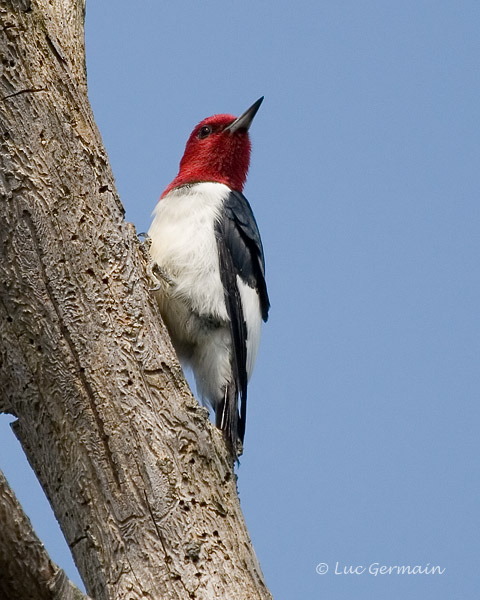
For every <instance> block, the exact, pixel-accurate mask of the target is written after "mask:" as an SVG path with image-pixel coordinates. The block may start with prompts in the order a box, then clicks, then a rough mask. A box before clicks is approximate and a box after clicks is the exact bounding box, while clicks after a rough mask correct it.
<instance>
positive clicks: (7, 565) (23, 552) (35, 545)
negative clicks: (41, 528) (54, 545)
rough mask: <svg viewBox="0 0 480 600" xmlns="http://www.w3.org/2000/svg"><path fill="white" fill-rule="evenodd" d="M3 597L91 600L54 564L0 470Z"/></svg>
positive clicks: (14, 599)
mask: <svg viewBox="0 0 480 600" xmlns="http://www.w3.org/2000/svg"><path fill="white" fill-rule="evenodd" d="M0 531H1V537H0V598H1V599H2V600H22V599H23V598H25V599H27V598H29V599H30V600H89V599H88V597H87V596H85V595H84V594H82V592H81V591H80V590H79V589H78V588H77V587H76V586H75V585H74V584H73V583H72V582H71V581H69V580H68V579H67V576H66V575H65V573H64V572H63V571H62V570H61V569H59V568H58V567H57V565H56V564H55V563H53V562H52V560H51V559H50V557H49V556H48V554H47V552H46V550H45V547H44V546H43V544H42V543H41V542H40V540H39V539H38V538H37V536H36V535H35V532H34V531H33V529H32V525H31V523H30V520H29V519H28V517H27V516H26V515H25V513H24V512H23V510H22V508H21V506H20V504H19V503H18V500H17V499H16V497H15V494H14V493H13V491H12V490H11V488H10V487H9V485H8V483H7V481H6V479H5V477H4V475H3V473H2V472H1V471H0Z"/></svg>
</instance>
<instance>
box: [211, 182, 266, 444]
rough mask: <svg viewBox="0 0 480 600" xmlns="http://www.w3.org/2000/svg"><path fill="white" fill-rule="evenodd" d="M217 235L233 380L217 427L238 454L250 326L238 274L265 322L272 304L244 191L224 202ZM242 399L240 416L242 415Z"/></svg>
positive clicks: (219, 409)
mask: <svg viewBox="0 0 480 600" xmlns="http://www.w3.org/2000/svg"><path fill="white" fill-rule="evenodd" d="M215 234H216V239H217V247H218V255H219V260H220V277H221V280H222V284H223V288H224V290H225V304H226V306H227V313H228V316H229V318H230V332H231V335H232V374H233V381H232V382H231V385H230V386H229V389H227V390H226V395H225V400H224V403H223V405H221V406H219V407H218V410H217V413H216V420H217V426H218V427H220V428H221V429H222V430H223V431H224V432H225V434H226V436H227V438H228V439H229V440H230V442H231V444H232V449H233V451H234V454H235V448H236V441H237V438H239V439H240V440H241V441H242V442H243V438H244V435H245V421H246V411H247V343H246V342H247V326H246V323H245V317H244V314H243V308H242V301H241V298H240V292H239V289H238V285H237V275H238V276H240V277H241V279H242V280H243V281H244V282H245V283H246V284H247V285H249V286H250V287H252V288H254V289H256V290H257V292H258V295H259V299H260V308H261V312H262V318H263V320H264V321H266V320H267V318H268V309H269V308H270V302H269V299H268V293H267V286H266V283H265V259H264V255H263V247H262V241H261V239H260V233H259V231H258V226H257V223H256V221H255V217H254V216H253V212H252V209H251V207H250V204H249V203H248V201H247V199H246V198H245V196H244V195H243V194H241V193H240V192H234V191H232V192H230V194H229V195H228V197H227V198H226V199H225V201H224V205H223V212H222V216H221V218H220V219H219V220H218V221H217V222H216V225H215ZM238 396H240V414H238Z"/></svg>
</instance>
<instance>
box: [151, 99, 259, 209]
mask: <svg viewBox="0 0 480 600" xmlns="http://www.w3.org/2000/svg"><path fill="white" fill-rule="evenodd" d="M262 101H263V97H262V98H260V99H259V100H257V102H255V104H253V105H252V106H251V107H250V108H249V109H248V110H247V111H245V112H244V113H243V114H242V115H241V116H240V117H238V118H237V119H236V118H235V117H234V116H233V115H214V116H213V117H208V118H206V119H204V120H203V121H202V122H201V123H199V124H198V125H197V126H196V127H195V129H194V130H193V131H192V133H191V134H190V137H189V138H188V141H187V144H186V146H185V152H184V154H183V157H182V160H181V161H180V170H179V172H178V175H177V176H176V177H175V179H174V180H173V181H172V183H171V184H170V185H169V186H168V187H167V189H166V190H165V191H164V192H163V194H162V198H163V196H165V195H166V194H168V192H170V191H171V190H172V189H174V188H177V187H179V186H181V185H185V184H188V183H197V182H200V181H214V182H217V183H224V184H225V185H228V187H229V188H231V189H232V190H237V191H239V192H241V191H242V190H243V186H244V185H245V180H246V179H247V172H248V167H249V165H250V151H251V143H250V137H249V135H248V129H249V127H250V124H251V122H252V120H253V117H254V116H255V114H256V112H257V110H258V109H259V107H260V104H261V103H262Z"/></svg>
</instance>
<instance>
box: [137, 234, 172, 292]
mask: <svg viewBox="0 0 480 600" xmlns="http://www.w3.org/2000/svg"><path fill="white" fill-rule="evenodd" d="M137 237H138V238H144V240H143V242H140V250H141V251H142V253H143V255H144V257H145V260H146V262H147V266H146V269H147V275H148V278H149V279H150V281H151V282H152V283H153V284H154V287H153V288H149V291H150V292H158V291H159V290H161V289H162V287H163V283H167V284H168V285H174V281H173V279H172V278H171V277H170V276H169V275H168V273H167V272H166V271H165V269H163V268H162V267H161V266H160V265H158V264H157V263H156V262H155V261H154V260H153V259H152V257H151V255H150V248H151V246H152V239H151V237H150V236H149V235H148V234H147V233H139V234H138V236H137Z"/></svg>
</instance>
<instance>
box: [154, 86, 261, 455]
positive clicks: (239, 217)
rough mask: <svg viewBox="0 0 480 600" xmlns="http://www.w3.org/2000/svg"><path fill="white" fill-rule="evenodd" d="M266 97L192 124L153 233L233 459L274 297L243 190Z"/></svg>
mask: <svg viewBox="0 0 480 600" xmlns="http://www.w3.org/2000/svg"><path fill="white" fill-rule="evenodd" d="M262 101H263V97H262V98H260V99H259V100H257V102H255V104H253V105H252V106H251V107H250V108H249V109H248V110H247V111H245V112H244V113H243V114H242V115H241V116H240V117H238V118H235V117H234V116H232V115H223V114H222V115H214V116H213V117H208V118H207V119H204V120H203V121H202V122H201V123H199V124H198V125H197V126H196V127H195V129H194V130H193V131H192V133H191V135H190V137H189V138H188V141H187V144H186V147H185V153H184V155H183V158H182V160H181V161H180V169H179V172H178V175H177V176H176V177H175V179H174V180H173V181H172V183H171V184H170V185H169V186H168V187H167V188H166V190H165V191H164V192H163V194H162V196H161V198H160V201H159V203H158V205H157V207H156V209H155V211H154V219H153V222H152V225H151V227H150V229H149V232H148V236H149V237H150V241H151V246H150V254H151V256H152V259H153V260H154V262H155V263H157V265H158V266H159V267H160V269H161V270H162V271H163V272H164V274H165V280H164V282H163V284H162V286H161V289H160V290H159V291H157V300H158V304H159V306H160V311H161V314H162V317H163V319H164V321H165V324H166V325H167V328H168V330H169V333H170V336H171V339H172V342H173V345H174V347H175V350H176V351H177V354H178V357H179V359H180V360H181V362H182V363H183V364H186V365H188V366H191V368H192V370H193V373H194V375H195V381H196V383H197V389H198V392H199V393H200V395H201V397H202V399H203V400H205V401H206V402H207V403H209V404H210V405H211V406H212V407H213V408H214V410H215V419H216V425H217V427H219V428H220V429H222V430H223V432H224V435H225V438H226V440H227V442H228V443H229V445H230V449H231V451H232V454H233V456H234V457H235V458H236V456H237V443H238V440H240V441H241V442H242V443H243V438H244V434H245V418H246V403H247V383H248V380H249V378H250V375H251V374H252V370H253V365H254V363H255V359H256V356H257V351H258V345H259V342H260V330H261V322H262V319H263V320H264V321H266V320H267V317H268V309H269V306H270V303H269V300H268V294H267V287H266V284H265V262H264V257H263V248H262V242H261V239H260V234H259V232H258V227H257V223H256V221H255V218H254V216H253V213H252V209H251V208H250V205H249V203H248V201H247V199H246V198H245V196H244V195H243V194H242V190H243V186H244V184H245V180H246V178H247V171H248V167H249V164H250V151H251V144H250V139H249V134H248V130H249V127H250V125H251V123H252V120H253V118H254V116H255V114H256V113H257V111H258V109H259V107H260V104H261V103H262Z"/></svg>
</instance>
